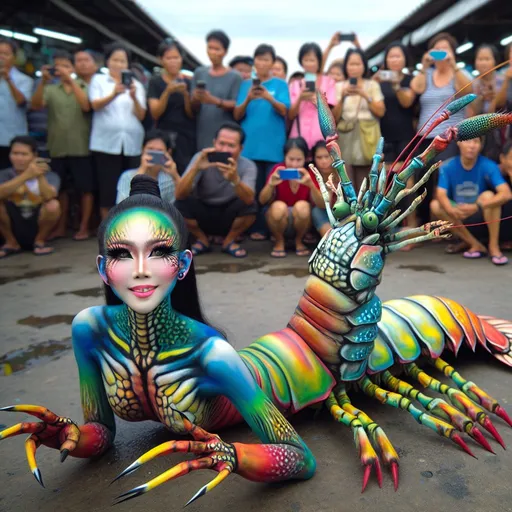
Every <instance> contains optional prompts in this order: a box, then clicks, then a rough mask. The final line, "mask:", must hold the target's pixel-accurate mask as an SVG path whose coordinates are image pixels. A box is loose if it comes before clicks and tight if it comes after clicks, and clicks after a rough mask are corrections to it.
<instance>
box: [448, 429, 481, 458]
mask: <svg viewBox="0 0 512 512" xmlns="http://www.w3.org/2000/svg"><path fill="white" fill-rule="evenodd" d="M452 440H453V441H454V442H456V443H457V444H458V445H459V446H460V447H461V448H462V449H463V450H464V451H465V452H466V453H468V454H469V455H471V457H475V456H474V455H473V452H472V451H471V450H470V449H469V446H468V445H467V444H466V443H465V442H464V440H463V439H462V438H461V437H460V436H459V434H453V435H452ZM475 459H478V457H475Z"/></svg>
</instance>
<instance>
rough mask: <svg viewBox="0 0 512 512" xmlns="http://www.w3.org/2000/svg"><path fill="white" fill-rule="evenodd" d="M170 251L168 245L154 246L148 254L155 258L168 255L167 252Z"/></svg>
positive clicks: (169, 252)
mask: <svg viewBox="0 0 512 512" xmlns="http://www.w3.org/2000/svg"><path fill="white" fill-rule="evenodd" d="M171 253H172V249H171V248H170V247H165V246H163V247H155V248H154V249H153V250H152V251H151V254H150V255H149V256H150V257H151V256H153V257H156V258H163V257H165V256H169V254H171Z"/></svg>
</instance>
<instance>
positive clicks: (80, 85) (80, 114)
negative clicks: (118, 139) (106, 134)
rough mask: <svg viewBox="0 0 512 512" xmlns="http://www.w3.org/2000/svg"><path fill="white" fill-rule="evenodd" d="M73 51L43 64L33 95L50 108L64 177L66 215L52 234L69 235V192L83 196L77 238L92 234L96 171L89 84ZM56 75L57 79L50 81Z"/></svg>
mask: <svg viewBox="0 0 512 512" xmlns="http://www.w3.org/2000/svg"><path fill="white" fill-rule="evenodd" d="M73 73H74V68H73V62H72V58H71V55H70V54H68V53H67V52H62V51H61V52H56V53H55V55H54V57H53V67H52V68H50V67H49V66H43V68H42V80H41V81H40V82H39V85H38V86H37V88H36V91H35V92H34V95H33V96H32V108H33V109H35V110H38V109H42V108H45V107H46V108H47V109H48V141H47V144H48V150H49V153H50V157H51V159H52V169H53V171H55V172H56V173H57V174H58V175H59V177H60V180H61V193H60V197H59V200H60V204H61V208H62V216H61V218H60V221H59V223H58V225H57V226H56V229H55V232H54V233H53V234H52V238H61V237H64V236H66V227H67V220H68V210H69V193H70V192H71V191H77V192H78V193H79V194H80V197H81V219H80V227H79V230H78V232H77V233H76V234H75V235H74V237H73V238H74V240H77V241H80V240H87V239H88V238H89V221H90V218H91V214H92V210H93V205H94V196H93V192H94V171H93V167H92V159H91V156H90V153H89V135H90V131H91V117H90V114H89V112H90V110H91V106H90V104H89V99H88V96H87V84H86V83H85V82H84V81H83V80H82V79H80V78H76V79H73V78H72V76H71V75H72V74H73ZM53 77H56V78H57V79H58V81H57V82H56V83H50V82H52V80H53Z"/></svg>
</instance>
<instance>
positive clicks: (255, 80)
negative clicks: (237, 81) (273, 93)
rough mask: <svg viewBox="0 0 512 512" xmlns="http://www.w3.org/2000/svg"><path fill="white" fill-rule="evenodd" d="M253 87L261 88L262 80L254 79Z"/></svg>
mask: <svg viewBox="0 0 512 512" xmlns="http://www.w3.org/2000/svg"><path fill="white" fill-rule="evenodd" d="M252 86H253V87H261V79H260V78H253V79H252Z"/></svg>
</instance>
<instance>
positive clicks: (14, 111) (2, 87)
mask: <svg viewBox="0 0 512 512" xmlns="http://www.w3.org/2000/svg"><path fill="white" fill-rule="evenodd" d="M9 76H10V78H11V80H12V83H13V84H14V85H15V86H16V89H18V91H20V92H21V94H23V96H24V97H25V103H24V104H22V105H21V106H18V104H17V103H16V100H15V99H14V97H13V95H12V93H11V89H10V87H9V84H8V83H7V80H4V79H3V78H0V146H2V147H6V146H9V145H10V143H11V140H12V139H13V138H14V137H16V135H27V133H28V127H27V103H28V102H29V101H30V99H31V98H32V86H33V83H34V81H33V80H32V78H30V77H29V76H27V75H25V74H23V73H22V72H21V71H18V69H16V68H11V70H10V71H9Z"/></svg>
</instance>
